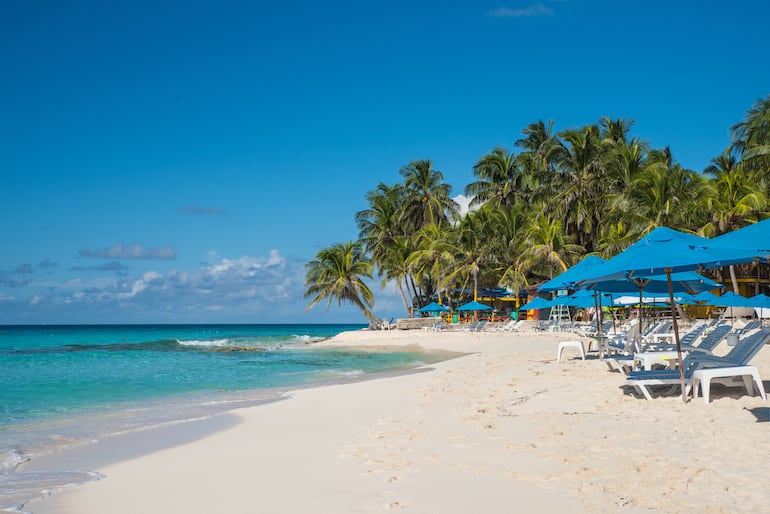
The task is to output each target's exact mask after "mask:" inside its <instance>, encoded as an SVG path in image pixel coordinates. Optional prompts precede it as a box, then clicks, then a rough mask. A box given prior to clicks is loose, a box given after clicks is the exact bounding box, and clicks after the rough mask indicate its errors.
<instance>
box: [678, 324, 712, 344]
mask: <svg viewBox="0 0 770 514" xmlns="http://www.w3.org/2000/svg"><path fill="white" fill-rule="evenodd" d="M704 330H706V324H705V323H700V324H698V325H695V326H694V327H692V328H691V329H690V330H689V331H688V332H687V333H686V334H685V335H683V336H682V337H681V338H680V339H679V342H680V343H681V344H687V345H692V344H693V343H694V342H695V340H696V339H698V338H699V337H700V335H701V334H702V333H703V331H704Z"/></svg>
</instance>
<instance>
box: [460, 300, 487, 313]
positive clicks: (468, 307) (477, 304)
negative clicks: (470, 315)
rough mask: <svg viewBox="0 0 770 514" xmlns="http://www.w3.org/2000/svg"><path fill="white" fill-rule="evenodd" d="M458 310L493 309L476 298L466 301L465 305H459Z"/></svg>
mask: <svg viewBox="0 0 770 514" xmlns="http://www.w3.org/2000/svg"><path fill="white" fill-rule="evenodd" d="M457 310H458V311H491V310H492V307H490V306H489V305H486V304H483V303H480V302H477V301H475V300H474V301H472V302H468V303H466V304H465V305H461V306H459V307H458V308H457Z"/></svg>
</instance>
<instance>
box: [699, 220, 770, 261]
mask: <svg viewBox="0 0 770 514" xmlns="http://www.w3.org/2000/svg"><path fill="white" fill-rule="evenodd" d="M711 242H712V244H714V245H718V246H725V247H730V246H736V247H739V248H757V249H758V250H759V253H770V248H769V247H770V219H768V220H764V221H759V222H757V223H754V224H752V225H747V226H745V227H743V228H739V229H738V230H733V231H732V232H728V233H726V234H722V235H721V236H717V237H715V238H713V239H711Z"/></svg>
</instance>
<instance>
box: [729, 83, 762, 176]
mask: <svg viewBox="0 0 770 514" xmlns="http://www.w3.org/2000/svg"><path fill="white" fill-rule="evenodd" d="M732 129H733V143H732V146H731V148H730V149H731V150H734V151H735V152H737V153H738V155H740V157H741V159H742V160H743V161H745V162H746V164H747V165H748V166H749V167H750V168H751V169H753V170H763V171H764V175H767V174H768V173H769V172H770V95H768V96H766V97H765V98H763V99H760V100H757V101H756V102H755V103H754V105H753V106H752V107H751V109H749V111H748V112H747V113H746V117H745V118H744V120H743V121H742V122H740V123H737V124H735V125H734V126H733V127H732ZM765 178H766V177H765Z"/></svg>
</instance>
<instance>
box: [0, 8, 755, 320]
mask: <svg viewBox="0 0 770 514" xmlns="http://www.w3.org/2000/svg"><path fill="white" fill-rule="evenodd" d="M768 19H770V3H769V2H764V1H761V0H756V1H747V0H736V1H734V2H723V1H716V0H699V1H696V0H677V1H671V0H667V1H658V0H637V1H635V0H628V1H616V0H542V1H537V0H491V1H487V0H478V1H449V0H445V1H442V2H439V1H420V0H410V1H402V0H393V1H387V2H368V1H362V2H341V1H320V0H317V1H310V0H294V1H286V2H262V1H257V0H254V1H243V2H239V1H227V0H225V1H216V2H214V1H203V0H200V1H194V0H193V1H190V0H186V1H184V2H182V1H178V2H177V1H173V0H168V1H164V2H156V1H153V2H149V1H142V0H136V1H132V2H109V1H108V2H105V1H102V0H94V1H80V0H72V1H67V2H61V1H58V0H56V1H36V0H29V1H26V0H10V1H5V2H2V3H0V73H2V75H1V76H0V188H2V189H0V191H2V196H1V197H0V198H1V199H2V200H1V201H0V241H2V245H0V324H24V323H36V324H37V323H341V322H354V323H356V322H363V317H362V316H361V315H360V313H359V312H358V311H356V310H355V309H353V308H351V307H345V306H343V307H341V308H340V307H338V306H337V305H336V303H334V304H332V306H331V307H330V308H329V309H328V310H326V309H325V308H324V307H325V306H324V305H319V306H316V307H314V308H313V309H311V310H310V311H308V312H305V307H306V305H307V299H303V293H304V270H303V265H304V264H305V263H306V262H307V261H309V260H311V259H312V258H313V257H314V256H315V254H316V252H318V250H320V249H321V248H323V247H326V246H329V245H331V244H333V243H336V242H342V241H348V240H352V239H356V238H357V237H358V230H357V227H356V224H355V221H354V215H355V213H356V212H357V211H359V210H361V209H364V208H366V202H365V200H364V196H365V195H366V193H367V192H368V191H370V190H372V189H374V188H375V187H376V185H377V184H378V183H379V182H384V183H386V184H394V183H396V182H398V181H399V180H400V176H399V170H400V169H401V168H402V167H403V166H405V165H407V164H408V163H410V162H412V161H415V160H419V159H431V160H432V162H433V166H434V168H435V169H438V170H440V171H441V172H442V173H443V175H444V178H445V180H446V182H448V183H449V184H451V185H452V187H453V190H452V194H453V196H457V195H461V194H462V193H463V189H464V187H465V185H467V184H468V183H470V182H471V181H472V180H473V173H472V167H473V165H474V164H475V162H477V161H478V159H479V158H480V157H481V156H483V155H484V154H486V153H488V152H490V151H491V150H492V149H493V148H495V147H504V148H506V149H508V150H513V149H514V147H513V142H514V141H515V140H516V139H518V138H519V137H521V130H522V129H523V128H524V127H526V126H527V125H528V124H530V123H532V122H536V121H538V120H553V121H554V128H555V129H556V130H557V131H560V130H565V129H568V128H577V127H580V126H584V125H586V124H589V123H593V122H595V121H597V120H598V119H599V118H601V117H603V116H609V117H611V118H613V119H617V118H623V119H629V120H634V126H633V130H632V135H633V136H636V137H639V138H641V139H643V140H645V141H647V142H648V143H649V144H650V145H652V146H653V147H656V148H661V147H665V146H669V147H670V148H671V150H672V152H673V155H674V157H675V158H676V160H677V161H678V162H679V163H681V164H682V165H683V166H685V167H687V168H690V169H694V170H697V171H702V170H703V169H704V168H705V167H706V166H707V165H708V164H709V161H710V160H711V159H712V158H714V157H716V156H717V155H718V154H719V153H720V152H721V151H722V150H723V149H724V148H725V147H726V146H727V145H728V143H729V142H730V127H731V126H732V125H733V124H735V123H737V122H739V121H741V120H742V119H743V116H744V114H745V113H746V111H747V110H748V109H750V108H751V106H752V105H753V104H754V102H755V101H757V100H758V99H760V98H764V97H765V96H767V95H768V94H770V67H768V66H767V52H766V50H767V41H766V21H767V20H768ZM372 286H373V288H374V292H375V298H376V302H375V309H374V312H375V314H377V315H379V316H382V317H385V318H390V317H396V318H397V317H403V315H404V313H403V308H402V306H401V300H400V299H399V298H398V296H397V295H396V294H395V292H394V289H393V287H392V286H386V287H385V288H384V289H380V286H379V282H378V281H374V282H373V283H372Z"/></svg>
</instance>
